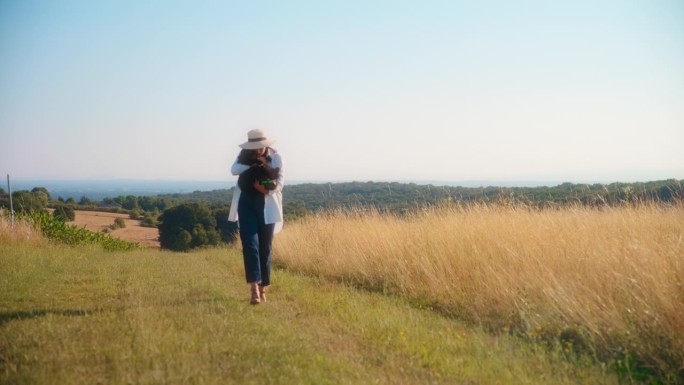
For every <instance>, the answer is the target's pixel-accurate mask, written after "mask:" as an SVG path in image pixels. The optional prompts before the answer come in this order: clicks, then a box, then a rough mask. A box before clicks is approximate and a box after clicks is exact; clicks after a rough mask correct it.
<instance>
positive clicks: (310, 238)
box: [275, 204, 684, 378]
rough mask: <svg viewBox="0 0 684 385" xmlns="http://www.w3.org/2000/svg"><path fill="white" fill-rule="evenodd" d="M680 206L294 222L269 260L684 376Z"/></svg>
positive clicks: (683, 216) (446, 210) (349, 215)
mask: <svg viewBox="0 0 684 385" xmlns="http://www.w3.org/2000/svg"><path fill="white" fill-rule="evenodd" d="M683 234H684V207H682V206H677V207H665V206H658V205H655V204H654V205H642V206H635V207H621V208H604V209H590V208H583V207H571V208H563V209H557V210H537V209H532V208H527V207H522V206H515V207H512V206H497V205H473V206H463V207H461V206H452V207H443V208H440V209H432V210H425V211H422V212H418V213H416V214H415V215H411V216H406V217H397V216H393V215H390V214H380V213H377V212H372V211H371V212H359V211H349V212H341V211H340V212H336V213H327V214H320V215H315V216H311V217H308V218H304V219H302V220H300V221H298V222H295V223H291V224H289V226H288V227H287V228H286V230H285V231H283V233H282V235H280V236H279V237H277V238H276V246H275V250H276V253H277V255H276V260H277V261H278V262H279V263H280V264H282V265H284V266H285V267H287V268H288V269H293V270H296V271H302V272H306V273H308V274H312V275H315V276H321V277H326V278H332V279H335V280H339V281H343V282H349V283H351V284H353V285H359V286H363V287H366V288H369V289H371V290H377V291H382V292H386V293H395V294H399V295H401V296H404V297H406V298H409V299H411V300H412V301H414V303H415V304H416V305H418V306H426V307H433V308H435V309H437V310H439V311H441V312H443V313H446V314H449V315H450V316H452V317H455V318H457V319H461V320H465V321H467V322H469V323H470V324H473V325H481V326H482V327H484V328H485V329H487V330H491V331H493V332H495V333H496V332H510V333H513V334H516V335H522V336H524V337H525V338H528V339H531V340H539V341H541V342H545V343H547V342H552V343H555V344H560V345H562V346H563V347H564V349H566V350H571V351H575V352H578V353H586V354H590V355H593V356H595V357H596V358H598V359H601V360H606V361H610V360H611V359H614V358H615V359H638V360H639V362H640V364H641V365H642V367H643V368H645V370H646V371H648V368H649V367H651V368H657V369H658V370H660V371H661V373H664V375H665V376H666V377H668V376H669V377H668V378H674V377H676V376H677V375H679V376H681V375H682V370H683V369H682V368H684V334H683V333H682V332H681V331H682V330H684V291H683V290H682V287H684V286H683V282H682V277H684V261H683V260H682V256H684V241H683V237H684V235H683Z"/></svg>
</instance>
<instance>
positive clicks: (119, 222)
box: [110, 218, 126, 230]
mask: <svg viewBox="0 0 684 385" xmlns="http://www.w3.org/2000/svg"><path fill="white" fill-rule="evenodd" d="M110 227H111V228H112V230H116V229H123V228H124V227H126V221H124V219H123V218H116V219H114V224H113V225H111V226H110Z"/></svg>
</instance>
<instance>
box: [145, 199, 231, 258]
mask: <svg viewBox="0 0 684 385" xmlns="http://www.w3.org/2000/svg"><path fill="white" fill-rule="evenodd" d="M159 220H160V224H159V226H158V227H159V243H160V244H161V247H162V248H165V249H171V250H177V251H186V250H189V249H191V248H194V247H199V246H204V245H217V244H218V243H219V241H220V239H221V236H220V234H219V233H218V231H217V229H216V219H215V218H214V216H213V215H212V214H211V212H210V211H209V208H207V207H206V206H204V205H200V204H197V203H190V204H182V205H179V206H176V207H173V208H170V209H168V210H165V211H164V213H163V214H162V215H161V216H160V217H159Z"/></svg>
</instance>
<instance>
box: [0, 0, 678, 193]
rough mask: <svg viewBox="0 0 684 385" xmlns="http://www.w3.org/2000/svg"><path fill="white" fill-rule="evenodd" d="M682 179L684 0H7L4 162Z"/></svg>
mask: <svg viewBox="0 0 684 385" xmlns="http://www.w3.org/2000/svg"><path fill="white" fill-rule="evenodd" d="M256 127H258V128H262V129H264V130H266V131H267V132H268V133H269V135H270V136H271V137H273V138H274V139H276V140H278V143H277V144H276V146H275V147H276V148H278V149H279V151H280V152H281V153H282V154H283V157H284V159H285V167H286V168H285V173H286V178H288V179H296V180H446V181H465V180H496V181H513V180H553V181H572V182H591V181H608V182H609V181H639V180H641V181H645V180H654V179H664V178H673V177H674V178H684V2H682V1H681V0H671V1H666V0H649V1H645V0H639V1H630V0H617V1H601V0H592V1H540V0H539V1H456V0H453V1H337V2H333V1H242V2H231V1H183V2H181V1H144V0H143V1H139V0H135V1H120V0H117V1H90V0H88V1H60V0H57V1H30V0H28V1H0V172H1V173H2V175H4V174H7V173H9V174H11V175H12V176H13V177H14V178H18V179H41V178H49V179H88V178H99V179H103V178H125V179H184V180H187V179H190V180H233V179H234V177H231V176H229V173H228V169H229V166H230V164H231V163H232V161H233V159H234V157H235V156H236V155H237V152H238V147H237V145H238V144H240V143H242V142H243V141H245V140H246V133H247V131H248V130H249V129H251V128H256Z"/></svg>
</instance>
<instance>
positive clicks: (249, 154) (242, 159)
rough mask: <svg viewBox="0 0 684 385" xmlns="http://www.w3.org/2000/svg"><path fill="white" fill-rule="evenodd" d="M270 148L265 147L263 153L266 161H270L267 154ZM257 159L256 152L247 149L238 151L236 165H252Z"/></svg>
mask: <svg viewBox="0 0 684 385" xmlns="http://www.w3.org/2000/svg"><path fill="white" fill-rule="evenodd" d="M270 149H271V148H270V147H266V152H265V153H264V157H265V158H266V160H268V161H270V160H271V156H270V155H269V154H268V153H269V150H270ZM256 159H257V152H256V150H247V149H242V150H241V151H240V155H238V163H242V164H246V165H252V164H254V163H256Z"/></svg>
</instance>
